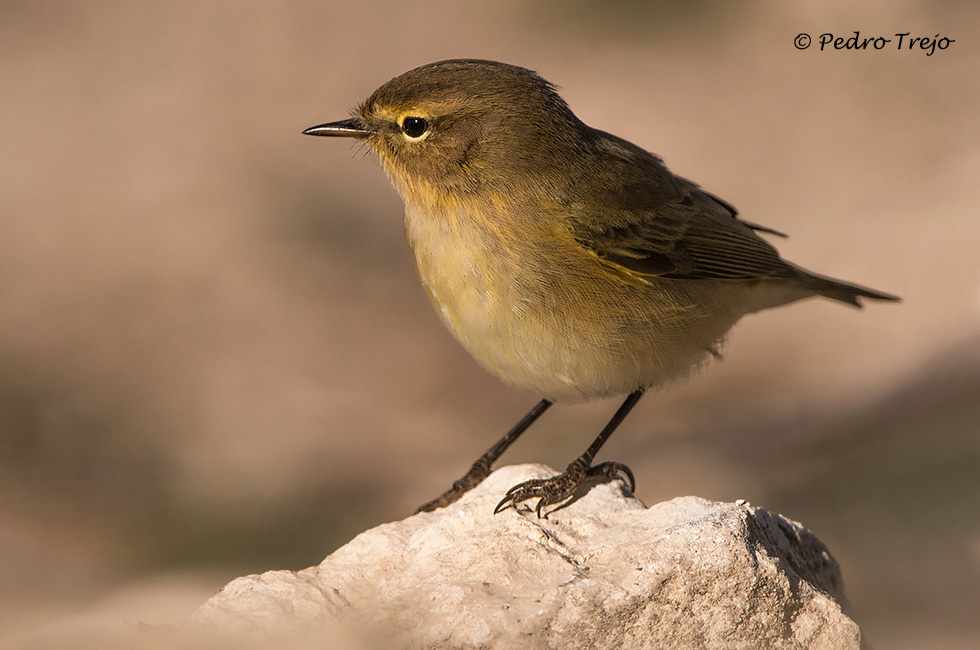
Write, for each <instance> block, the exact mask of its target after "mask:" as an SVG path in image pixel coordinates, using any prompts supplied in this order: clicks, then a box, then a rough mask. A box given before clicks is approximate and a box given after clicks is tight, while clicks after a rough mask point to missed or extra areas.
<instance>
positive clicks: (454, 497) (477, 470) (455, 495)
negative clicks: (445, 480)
mask: <svg viewBox="0 0 980 650" xmlns="http://www.w3.org/2000/svg"><path fill="white" fill-rule="evenodd" d="M488 476H490V463H489V462H487V461H486V459H485V458H480V459H479V460H477V461H476V462H475V463H473V466H472V467H470V471H468V472H466V474H465V475H464V476H463V477H462V478H460V479H459V480H458V481H456V482H455V483H453V486H452V487H451V488H449V489H448V490H446V491H445V492H443V493H442V495H440V496H438V497H436V498H435V499H433V500H432V501H429V502H428V503H423V504H422V505H420V506H419V507H418V510H416V511H415V514H418V513H420V512H432V511H433V510H436V509H438V508H445V507H446V506H448V505H449V504H450V503H455V502H457V501H459V498H460V497H461V496H463V495H464V494H466V493H467V492H469V491H470V490H472V489H473V488H475V487H476V486H477V485H479V484H480V483H482V482H483V479H485V478H486V477H488Z"/></svg>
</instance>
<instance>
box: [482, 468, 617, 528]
mask: <svg viewBox="0 0 980 650" xmlns="http://www.w3.org/2000/svg"><path fill="white" fill-rule="evenodd" d="M587 462H588V461H587V460H585V459H583V458H578V459H576V460H574V461H572V462H571V463H570V464H569V465H568V467H566V468H565V471H564V472H562V473H561V474H558V475H557V476H552V477H551V478H535V479H531V480H529V481H524V482H523V483H518V484H517V485H515V486H514V487H512V488H511V489H509V490H507V494H505V495H504V498H503V499H501V500H500V503H498V504H497V507H496V508H494V510H493V514H497V513H498V512H500V511H501V510H503V509H505V508H506V507H507V506H509V505H513V506H514V507H515V508H516V507H517V504H519V503H521V502H522V501H526V500H528V499H533V498H534V497H539V500H538V505H537V506H536V507H535V511H536V512H537V513H538V518H542V517H544V515H543V514H542V512H543V511H544V508H546V507H547V506H550V505H554V504H556V503H561V502H562V501H565V500H566V499H568V498H570V497H571V496H572V495H574V494H575V491H576V490H577V489H578V487H579V486H580V485H582V484H583V483H586V482H587V481H593V480H596V479H603V480H605V481H612V480H615V479H617V478H623V479H625V480H626V481H627V482H628V483H629V486H630V491H633V490H635V489H636V480H635V479H634V478H633V472H631V471H630V468H629V467H627V466H626V465H624V464H623V463H617V462H613V461H608V462H605V463H599V464H598V465H593V466H592V467H588V466H587V465H586V463H587Z"/></svg>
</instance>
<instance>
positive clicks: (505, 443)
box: [415, 399, 554, 513]
mask: <svg viewBox="0 0 980 650" xmlns="http://www.w3.org/2000/svg"><path fill="white" fill-rule="evenodd" d="M553 403H554V402H552V401H551V400H546V399H543V400H541V401H540V402H538V403H537V404H535V405H534V408H532V409H531V410H530V411H528V412H527V415H525V416H524V417H523V418H521V421H520V422H518V423H517V424H515V425H514V428H513V429H511V430H510V431H508V432H507V433H506V434H505V435H504V437H503V438H501V439H500V440H498V441H497V442H496V443H495V444H494V445H493V447H490V449H488V450H487V453H485V454H483V455H482V456H480V457H479V458H478V459H477V461H476V462H475V463H473V466H472V467H470V471H468V472H466V474H465V475H464V476H463V477H462V478H461V479H459V480H458V481H456V482H455V483H453V486H452V487H451V488H449V489H448V490H446V491H445V492H444V493H443V494H442V496H440V497H438V498H436V499H433V500H432V501H429V502H428V503H425V504H423V505H421V506H419V509H418V510H416V511H415V512H416V513H419V512H432V511H433V510H435V509H436V508H443V507H445V506H448V505H449V504H450V503H453V502H455V501H456V500H458V499H459V498H460V497H461V496H463V495H464V494H465V493H467V492H469V491H470V490H472V489H473V488H475V487H476V486H477V485H479V484H480V482H481V481H483V479H485V478H486V477H487V476H489V475H490V469H491V467H492V466H493V464H494V463H495V462H496V460H497V459H498V458H500V455H501V454H503V453H504V452H505V451H507V448H508V447H510V446H511V445H512V444H514V441H516V440H517V439H518V438H520V437H521V434H522V433H524V432H525V431H527V429H528V427H530V426H531V425H532V424H534V421H535V420H537V419H538V418H539V417H541V414H542V413H544V412H545V411H547V410H548V407H549V406H551V405H552V404H553Z"/></svg>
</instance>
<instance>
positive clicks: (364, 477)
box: [0, 0, 980, 649]
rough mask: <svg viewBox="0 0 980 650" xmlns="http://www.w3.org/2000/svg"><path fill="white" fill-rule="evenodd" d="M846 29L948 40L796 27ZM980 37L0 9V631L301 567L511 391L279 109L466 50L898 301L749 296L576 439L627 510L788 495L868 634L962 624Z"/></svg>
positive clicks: (731, 12)
mask: <svg viewBox="0 0 980 650" xmlns="http://www.w3.org/2000/svg"><path fill="white" fill-rule="evenodd" d="M600 5H601V7H602V8H601V9H600V8H599V6H600ZM854 30H861V33H862V35H869V36H876V35H884V36H886V37H893V35H894V34H895V33H896V32H911V33H912V35H913V36H916V35H919V36H928V37H933V36H934V35H935V34H937V33H938V34H940V35H945V36H948V37H949V38H952V39H955V43H953V44H952V45H951V46H950V47H949V49H947V50H946V51H936V52H935V53H934V54H933V55H932V56H926V55H925V53H924V52H921V51H909V50H903V51H896V50H895V49H894V45H895V43H894V42H893V43H892V44H890V45H889V46H888V47H887V48H886V49H885V50H883V51H824V52H820V51H819V50H818V49H817V48H818V46H817V44H814V45H811V47H810V49H808V50H806V51H799V50H797V49H796V48H795V47H794V45H793V39H794V38H795V37H796V35H797V34H798V33H800V32H808V33H810V34H811V36H812V37H813V38H814V41H816V39H817V38H818V37H819V35H820V34H822V33H824V32H832V33H835V34H838V35H842V36H850V35H851V34H852V32H853V31H854ZM978 44H980V7H978V6H977V5H976V3H971V2H967V1H965V0H964V1H962V2H955V1H951V0H948V1H945V2H925V1H923V2H911V1H904V2H903V1H899V2H892V1H887V2H886V1H885V0H877V1H874V2H864V3H851V2H845V1H843V0H841V1H836V2H786V1H783V0H771V1H768V2H755V3H726V2H720V1H717V2H715V1H710V0H700V1H697V2H680V1H678V2H667V3H663V2H660V3H654V2H640V1H635V2H625V1H621V2H604V3H592V2H587V1H585V0H577V1H564V2H559V1H558V0H551V1H539V2H521V1H518V0H508V1H502V2H494V3H462V2H431V1H423V0H416V1H414V2H364V3H350V2H329V1H322V2H313V1H311V0H303V1H300V0H296V1H292V2H258V1H253V0H242V1H239V2H218V1H216V0H194V1H193V2H192V1H189V0H173V1H171V2H165V3H164V2H150V1H147V0H136V1H127V2H121V1H120V2H109V1H102V2H99V1H96V2H88V3H80V2H68V1H61V2H59V1H54V0H50V1H49V0H32V1H31V2H16V1H8V2H4V3H2V4H0V83H2V88H3V98H2V100H0V643H2V642H3V641H4V640H6V641H10V642H14V643H24V639H37V638H38V635H45V634H49V633H52V631H57V630H65V629H75V628H77V627H78V626H86V625H88V626H91V625H96V624H99V622H104V621H118V620H127V621H146V622H150V623H160V622H166V621H175V620H180V619H181V618H182V617H184V616H186V615H187V614H188V613H189V612H190V611H191V610H192V609H193V608H194V607H196V605H198V604H200V603H201V602H203V600H204V599H206V598H207V597H208V596H210V594H211V593H213V592H214V591H216V590H217V589H218V588H220V587H221V586H222V585H223V584H224V583H225V582H227V581H228V580H229V579H231V578H233V577H235V576H237V575H240V574H243V573H250V572H260V571H264V570H268V569H275V568H292V569H297V568H301V567H305V566H309V565H312V564H315V563H317V562H318V561H319V560H320V559H322V558H323V557H324V556H325V555H326V554H328V553H329V552H331V551H332V550H334V549H335V548H337V547H338V546H339V545H341V544H343V543H345V542H346V541H348V540H349V539H350V538H351V537H353V536H354V535H356V534H357V533H358V532H360V531H362V530H364V529H365V528H367V527H370V526H373V525H377V524H380V523H383V522H386V521H390V520H393V519H399V518H402V517H404V516H406V515H408V514H410V513H411V512H412V511H413V510H414V508H415V506H417V505H418V504H419V503H422V502H424V501H426V500H428V499H430V498H432V497H433V496H435V495H436V494H438V493H439V492H441V491H442V490H443V489H445V488H446V487H448V485H449V484H450V483H451V482H452V481H453V480H454V479H455V478H457V477H458V476H459V475H460V474H461V473H462V472H463V471H464V470H465V469H466V468H467V467H468V465H469V463H470V462H472V460H474V459H475V458H476V456H477V455H479V454H480V453H482V452H483V450H484V449H485V448H486V447H488V446H489V445H490V443H491V442H493V441H494V440H496V438H497V437H498V436H499V435H501V434H502V432H503V431H505V430H506V429H507V428H508V427H509V426H510V425H511V424H513V422H514V421H516V420H517V419H518V418H519V417H520V416H521V415H522V414H523V413H524V411H525V410H526V409H528V408H529V407H530V406H531V405H532V404H533V403H534V402H535V400H536V399H537V397H538V396H536V395H531V394H526V393H522V392H520V391H516V390H513V389H510V388H507V387H505V386H503V385H501V384H500V383H499V382H498V381H497V380H496V379H495V378H494V377H492V376H490V375H488V374H486V373H485V372H484V371H483V370H481V369H480V368H479V367H477V366H476V364H475V363H474V362H472V361H471V360H470V359H469V358H468V357H467V356H466V354H465V353H464V352H463V351H462V349H461V348H460V347H459V346H458V345H457V344H456V343H455V341H453V340H452V338H451V337H450V335H449V334H448V333H447V332H446V331H444V329H443V328H442V326H441V324H440V323H439V322H438V320H437V318H436V316H435V314H434V313H433V312H432V310H431V308H430V306H429V304H428V301H427V299H426V298H425V296H424V294H423V292H422V290H421V289H420V287H419V286H418V284H417V281H416V278H415V274H414V269H413V267H412V262H411V259H410V257H409V252H408V250H407V248H406V246H405V244H404V241H403V231H402V224H401V218H400V217H401V204H400V202H399V200H398V198H397V196H396V195H395V193H394V192H393V190H391V189H390V187H389V185H388V182H387V180H386V179H385V178H384V175H383V173H382V172H381V171H380V169H379V167H378V165H377V164H376V162H375V161H374V160H373V159H372V158H370V157H369V156H365V155H362V153H361V152H360V150H359V149H358V148H357V147H356V146H351V144H350V143H348V142H346V141H328V140H323V139H315V138H308V137H304V136H302V135H300V131H301V130H302V129H304V128H305V127H308V126H311V125H314V124H318V123H321V122H325V121H330V120H336V119H343V118H345V117H346V116H347V113H348V111H349V110H350V109H351V108H353V107H354V106H355V105H356V104H357V103H358V102H360V101H361V100H363V99H364V98H365V97H366V96H367V95H368V94H369V93H370V92H371V91H372V90H374V88H376V87H377V86H378V85H380V84H381V83H383V82H385V81H387V80H388V79H389V78H391V77H393V76H395V75H397V74H400V73H401V72H404V71H406V70H408V69H410V68H412V67H415V66H417V65H421V64H423V63H427V62H430V61H435V60H439V59H445V58H455V57H478V58H490V59H497V60H502V61H506V62H510V63H516V64H519V65H523V66H526V67H530V68H533V69H535V70H538V71H539V72H540V73H541V74H542V75H543V76H545V77H546V78H547V79H549V80H552V81H554V82H555V83H557V84H558V85H559V86H561V88H562V94H563V96H564V97H565V98H566V100H567V101H568V102H569V103H570V105H571V106H572V108H573V109H574V110H575V111H576V112H577V114H578V115H579V116H580V117H581V118H582V119H583V120H585V121H586V122H587V123H589V124H591V125H593V126H596V127H599V128H602V129H604V130H608V131H611V132H613V133H616V134H617V135H620V136H623V137H625V138H627V139H629V140H632V141H633V142H635V143H637V144H639V145H641V146H644V147H646V148H648V149H650V150H652V151H654V152H656V153H658V154H660V155H661V156H663V157H664V158H665V159H666V161H667V163H668V164H669V165H670V166H671V168H672V169H673V170H674V171H675V172H677V173H679V174H681V175H684V176H687V177H689V178H691V179H693V180H695V181H697V182H699V183H700V184H702V185H703V186H704V187H705V188H706V189H708V190H710V191H711V192H714V193H717V194H719V195H720V196H722V197H724V198H725V199H727V200H728V201H730V202H732V203H733V204H735V205H736V206H738V207H739V209H740V210H741V211H742V214H743V215H744V216H745V218H747V219H749V220H751V221H755V222H759V223H762V224H765V225H768V226H771V227H774V228H776V229H779V230H782V231H784V232H787V233H789V234H790V235H791V238H790V239H789V240H786V241H779V242H777V243H778V245H779V247H780V250H781V251H782V252H783V253H784V255H786V257H788V258H789V259H791V260H793V261H795V262H798V263H800V264H801V265H803V266H806V267H808V268H811V269H814V270H817V271H820V272H822V273H827V274H830V275H834V276H837V277H841V278H845V279H848V280H852V281H856V282H860V283H863V284H867V285H868V286H871V287H875V288H878V289H882V290H885V291H890V292H894V293H897V294H900V295H901V296H902V297H903V298H904V299H905V302H904V303H902V304H901V305H897V306H896V305H883V304H872V305H869V306H868V308H866V309H865V310H863V311H857V310H852V309H848V308H846V307H842V306H840V305H837V304H831V303H830V302H828V301H810V302H808V303H804V304H799V305H795V306H793V307H790V308H786V309H779V310H774V311H771V312H768V313H765V314H762V315H759V316H751V317H748V318H746V319H745V320H744V321H743V322H742V323H741V324H740V325H739V326H738V327H737V328H736V329H735V331H734V334H733V336H732V337H731V340H730V342H729V344H728V346H727V348H726V351H725V359H724V362H723V363H720V364H714V365H713V366H712V367H710V368H709V369H708V370H706V371H705V372H704V373H703V374H702V376H701V377H699V378H698V379H697V380H696V381H693V382H689V383H687V384H685V385H683V386H677V387H672V388H671V389H669V390H664V391H661V392H660V393H659V394H657V395H656V396H652V397H648V398H647V399H646V400H644V401H643V402H641V404H640V406H639V407H638V408H637V410H636V411H635V412H634V413H633V415H632V416H631V417H630V419H629V420H627V422H626V424H625V425H624V426H623V427H622V429H621V430H620V431H619V432H618V433H617V435H616V436H615V437H614V438H613V439H612V441H611V442H610V443H609V444H608V445H607V446H606V448H605V449H604V450H603V454H602V456H603V458H607V459H608V458H617V459H621V460H628V461H629V462H630V464H631V466H632V467H633V470H634V471H635V472H636V474H637V478H638V482H639V487H638V496H639V497H640V498H642V499H643V500H645V501H646V502H647V503H655V502H657V501H659V500H663V499H669V498H672V497H674V496H678V495H686V494H694V495H698V496H702V497H706V498H711V499H718V500H726V501H731V500H734V499H738V498H744V499H748V500H750V501H751V502H753V503H754V504H756V505H761V506H765V507H767V508H770V509H773V510H776V511H779V512H781V513H783V514H785V515H787V516H789V517H792V518H794V519H797V520H799V521H802V522H803V523H804V524H806V525H807V526H809V527H810V528H811V529H813V530H814V531H815V532H816V533H817V534H818V535H819V536H820V537H821V538H822V539H823V540H824V541H826V542H827V544H828V545H829V546H830V548H831V550H832V552H833V553H834V554H835V555H836V557H837V558H838V559H839V560H840V562H841V564H842V566H843V569H844V576H845V580H846V583H847V590H848V595H849V597H850V599H851V601H852V604H853V610H854V613H855V616H856V618H857V619H858V621H859V622H860V623H861V624H862V626H863V628H864V631H865V634H866V636H867V638H868V640H869V641H870V642H871V643H872V644H874V645H875V646H876V647H878V648H889V647H890V648H900V649H904V648H909V649H911V648H923V647H929V648H975V647H976V644H977V640H978V639H980V619H978V617H977V616H976V614H977V613H978V612H980V586H978V585H980V509H978V508H977V497H978V491H980V254H978V252H980V214H978V209H980V189H978V188H980V129H978V128H977V115H978V109H980V77H978V74H977V73H978V62H980V56H978ZM615 407H616V404H615V402H609V401H606V402H599V403H593V404H588V405H579V406H567V407H559V408H556V409H553V410H552V411H551V412H549V413H548V414H547V415H546V416H545V417H544V418H543V420H542V421H541V422H540V423H539V424H537V425H536V426H535V427H534V429H533V430H532V431H531V433H529V434H528V436H527V438H526V439H525V440H523V441H522V442H521V443H520V444H518V445H517V446H515V448H514V449H513V450H512V451H511V452H510V453H508V454H507V455H506V456H505V458H504V462H506V463H508V464H509V463H517V462H532V461H533V462H545V463H548V464H551V465H552V466H554V467H558V468H560V467H563V466H564V464H565V463H567V462H568V461H569V460H570V459H571V458H572V457H574V456H575V455H577V454H578V453H580V452H581V450H582V449H584V447H585V446H587V444H588V443H589V441H591V439H592V437H593V436H594V434H595V433H596V431H597V430H598V428H599V427H601V425H602V424H603V423H604V421H605V420H606V419H607V418H608V417H609V416H610V415H611V413H612V411H613V410H615ZM18 640H19V641H18Z"/></svg>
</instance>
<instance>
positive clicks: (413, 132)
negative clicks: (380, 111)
mask: <svg viewBox="0 0 980 650" xmlns="http://www.w3.org/2000/svg"><path fill="white" fill-rule="evenodd" d="M428 130H429V123H428V122H426V121H425V118H424V117H406V118H405V119H404V120H402V132H403V133H404V134H405V135H407V136H408V137H410V138H421V137H422V136H423V135H425V132H426V131H428Z"/></svg>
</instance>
